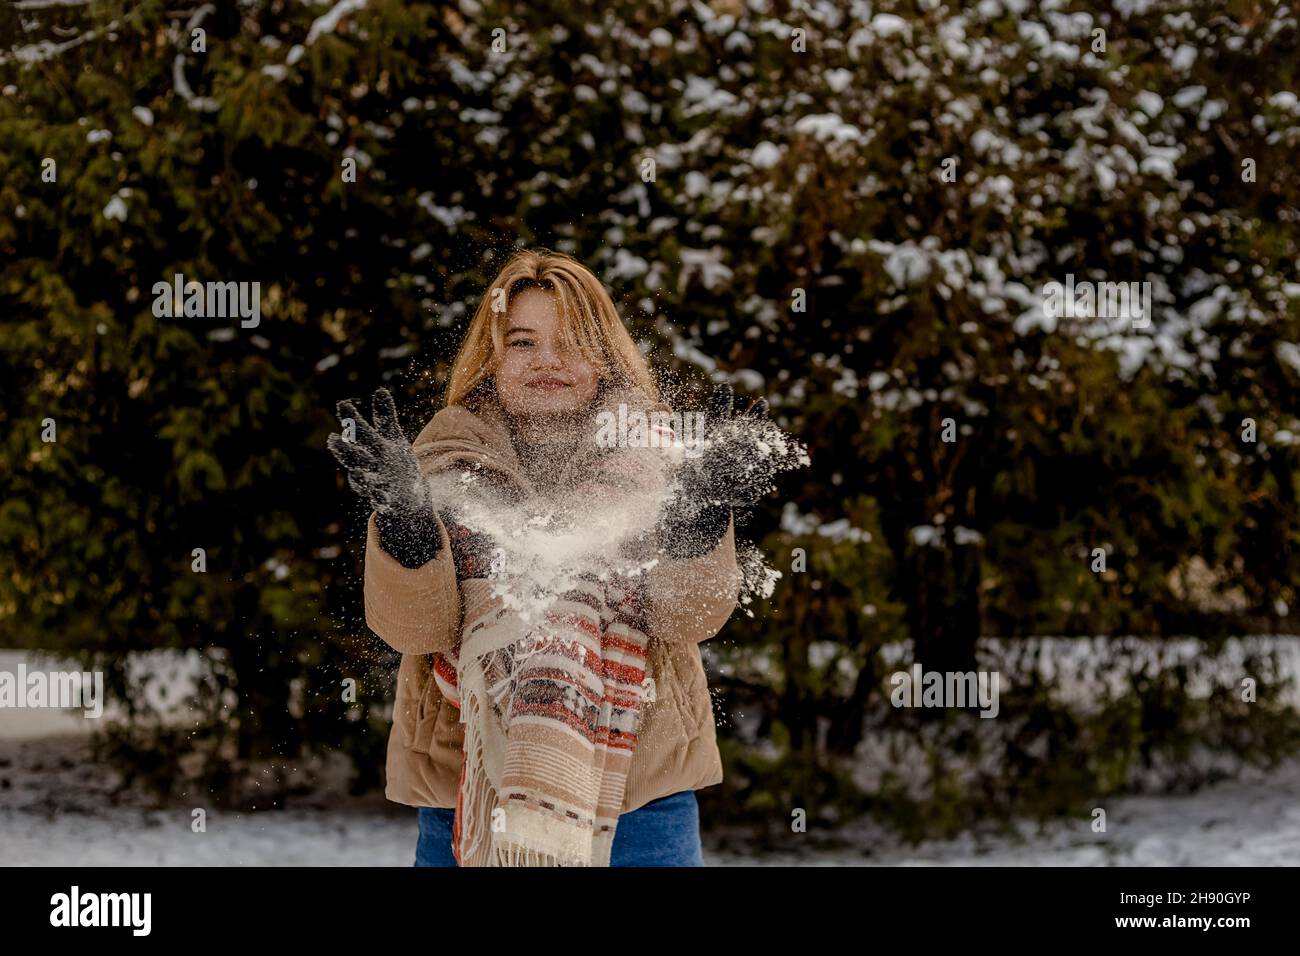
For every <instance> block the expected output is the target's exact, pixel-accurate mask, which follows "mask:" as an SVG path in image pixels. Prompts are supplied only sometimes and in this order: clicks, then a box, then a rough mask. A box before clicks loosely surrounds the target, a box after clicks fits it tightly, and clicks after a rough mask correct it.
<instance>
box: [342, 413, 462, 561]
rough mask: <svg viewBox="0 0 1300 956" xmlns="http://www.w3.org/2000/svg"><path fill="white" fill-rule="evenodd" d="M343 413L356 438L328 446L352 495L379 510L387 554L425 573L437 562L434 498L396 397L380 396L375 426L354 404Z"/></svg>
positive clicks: (383, 542) (377, 522) (374, 417)
mask: <svg viewBox="0 0 1300 956" xmlns="http://www.w3.org/2000/svg"><path fill="white" fill-rule="evenodd" d="M337 408H338V415H339V419H340V421H342V422H344V423H345V424H346V423H347V421H349V420H351V421H352V423H353V426H354V428H355V434H356V438H355V440H354V441H348V440H347V439H345V438H344V437H343V436H342V435H339V434H334V435H330V437H329V438H328V439H327V441H326V443H325V444H326V446H327V447H328V448H329V450H330V451H331V452H332V453H333V454H334V457H335V458H337V459H338V461H339V464H341V465H342V466H343V467H344V468H345V469H346V470H347V474H348V484H349V485H351V486H352V490H353V491H355V492H356V493H357V494H359V495H361V496H362V497H363V498H365V499H366V500H367V501H369V503H370V506H371V508H373V509H374V512H375V522H376V524H377V525H378V526H379V536H380V543H381V544H383V546H384V550H385V551H387V552H388V553H389V554H391V555H392V556H393V557H395V558H397V560H398V561H399V562H401V564H402V565H403V566H404V567H408V568H418V567H420V566H421V565H423V564H425V563H427V562H428V561H430V560H432V559H433V558H434V557H436V556H437V553H438V550H439V546H440V541H439V538H440V533H439V531H438V525H437V519H436V517H435V515H434V501H433V495H432V493H431V492H430V491H429V485H428V483H427V482H426V481H425V480H424V476H423V475H422V474H421V473H420V463H419V460H418V459H417V458H416V457H415V450H414V449H413V448H412V447H411V443H410V442H409V441H407V438H406V435H404V434H403V433H402V427H401V425H400V424H398V421H397V406H396V405H394V404H393V396H392V395H391V394H390V393H389V391H388V389H386V388H380V389H377V390H376V391H375V396H374V399H373V400H372V402H371V410H372V413H373V414H372V418H373V420H374V424H373V425H371V423H370V422H367V421H366V420H365V419H364V418H362V417H361V414H360V413H359V412H358V411H357V409H356V406H354V405H353V404H352V403H351V402H348V401H342V402H339V403H338V406H337Z"/></svg>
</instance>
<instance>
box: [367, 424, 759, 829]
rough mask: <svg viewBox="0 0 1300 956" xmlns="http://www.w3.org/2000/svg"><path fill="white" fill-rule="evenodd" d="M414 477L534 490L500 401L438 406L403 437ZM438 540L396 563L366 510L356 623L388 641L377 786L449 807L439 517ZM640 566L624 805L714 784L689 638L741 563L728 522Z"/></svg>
mask: <svg viewBox="0 0 1300 956" xmlns="http://www.w3.org/2000/svg"><path fill="white" fill-rule="evenodd" d="M414 448H415V451H416V455H417V457H418V458H419V460H420V467H421V470H422V472H423V473H424V474H426V475H429V474H433V473H434V472H436V471H440V470H444V469H446V468H450V467H456V466H457V465H463V464H469V463H475V462H477V463H479V464H481V465H483V466H485V467H487V468H491V469H493V470H494V471H496V472H497V473H498V474H499V475H501V476H502V477H503V478H505V479H506V480H508V481H509V482H511V483H513V484H514V485H515V486H516V487H517V488H518V489H520V490H521V491H522V492H523V493H525V494H531V493H534V491H535V489H533V488H532V486H531V484H530V483H529V481H528V479H527V478H525V477H524V475H523V473H522V469H521V468H520V465H519V461H518V458H517V456H516V454H515V451H514V446H513V445H512V443H511V440H510V433H509V430H508V429H507V427H506V425H505V423H504V419H503V417H502V415H501V412H500V409H499V407H498V406H497V405H496V404H495V403H494V402H488V403H485V404H484V406H483V407H481V408H480V409H479V410H478V412H477V413H476V412H472V411H470V410H469V409H467V408H465V407H463V406H452V407H448V408H444V409H443V410H442V411H440V412H438V413H437V414H436V415H435V416H434V417H433V419H432V420H431V421H430V422H429V424H428V425H426V426H425V427H424V429H423V430H422V431H421V432H420V434H419V436H417V438H416V440H415V442H414ZM438 532H439V534H440V535H441V537H442V549H441V550H440V551H439V552H438V556H437V557H436V558H434V559H433V560H432V561H430V562H428V563H427V564H425V565H424V566H423V567H420V568H417V569H414V570H411V569H408V568H405V567H403V566H402V565H401V564H400V563H398V562H397V561H396V560H395V559H394V558H393V557H392V556H390V555H389V554H388V553H386V552H385V551H384V550H383V549H382V548H381V547H380V544H379V534H378V529H377V528H376V526H375V517H374V515H373V514H372V515H371V516H370V522H369V531H368V537H367V542H366V558H365V609H366V623H367V624H368V625H369V626H370V628H371V629H372V630H373V631H374V632H375V633H376V634H378V635H379V636H380V637H381V638H383V640H384V641H386V642H387V643H388V644H389V645H390V646H392V647H393V648H394V649H395V650H397V651H399V652H401V654H402V663H401V667H400V668H399V670H398V673H397V694H396V700H395V703H394V709H393V727H392V731H391V732H390V734H389V737H388V760H387V778H388V779H387V786H386V788H385V795H386V796H387V797H388V799H390V800H393V801H395V802H397V803H403V804H408V805H410V806H416V807H422V806H426V807H454V806H455V804H456V790H457V787H458V785H459V782H460V772H461V760H462V744H463V741H464V728H463V726H462V725H461V723H460V714H459V711H458V710H457V709H456V708H455V707H454V706H452V705H451V704H448V703H446V702H445V701H444V700H443V697H442V694H441V692H440V691H439V689H438V686H437V682H436V681H435V680H434V679H433V671H432V656H431V655H432V654H433V653H434V652H435V651H442V650H447V649H450V648H451V647H452V646H453V645H454V644H455V643H456V641H457V640H458V639H459V633H460V625H461V602H460V591H459V587H458V584H457V581H456V571H455V565H454V563H453V559H452V553H451V547H450V542H449V540H448V536H447V531H446V528H445V527H444V526H443V524H442V522H441V520H439V522H438ZM659 557H660V563H659V564H658V565H656V566H655V567H654V568H653V569H652V570H651V571H650V572H649V574H648V576H647V581H646V587H647V598H648V603H649V626H648V629H647V634H648V637H649V646H648V649H647V662H646V666H647V668H648V670H649V676H650V677H651V678H653V680H654V684H655V700H653V701H649V702H647V703H646V704H645V706H644V709H643V711H642V722H641V729H640V734H639V737H638V741H637V747H636V751H635V752H634V755H633V759H632V769H631V773H630V776H629V779H628V784H627V791H626V796H625V798H624V807H623V812H624V813H627V812H629V811H631V810H635V809H637V808H638V807H640V806H642V805H643V804H646V803H648V802H650V801H651V800H655V799H658V798H659V797H665V796H668V795H670V794H673V793H678V792H680V791H682V790H698V789H701V788H704V787H709V786H712V785H714V784H717V783H721V782H722V761H721V758H720V756H719V754H718V745H717V739H716V736H715V731H714V722H713V707H712V700H711V698H710V696H709V688H708V684H707V682H706V678H705V674H704V667H703V664H702V663H701V660H700V650H699V644H700V642H701V641H705V640H707V639H709V638H710V637H713V636H714V635H715V634H717V633H718V631H719V630H721V628H722V626H723V625H724V624H725V623H726V621H727V618H728V617H730V616H731V612H732V611H733V610H734V609H735V607H736V602H737V597H738V592H739V588H740V572H739V569H738V567H737V564H736V542H735V527H734V524H733V525H732V526H730V527H728V529H727V532H726V534H725V535H724V536H723V538H722V541H721V542H720V543H719V544H718V546H717V547H716V548H715V549H714V550H713V551H712V552H710V553H708V554H706V555H703V556H701V557H699V558H693V559H687V560H673V559H669V558H666V557H664V556H663V555H660V556H659Z"/></svg>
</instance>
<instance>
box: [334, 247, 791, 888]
mask: <svg viewBox="0 0 1300 956" xmlns="http://www.w3.org/2000/svg"><path fill="white" fill-rule="evenodd" d="M620 405H624V406H627V408H625V409H623V411H624V412H625V413H626V412H627V411H628V409H631V411H632V412H633V414H635V412H637V411H639V410H640V411H654V410H666V409H667V406H665V405H662V404H661V403H659V401H658V394H657V389H656V387H655V385H654V382H653V379H652V377H651V374H650V371H649V369H648V367H647V365H646V362H645V360H644V358H643V357H642V355H641V353H640V352H639V351H638V349H637V348H636V345H635V343H634V342H633V341H632V338H631V337H630V336H629V334H628V332H627V330H626V329H625V328H624V327H623V324H622V322H621V320H620V319H619V316H618V314H617V312H616V310H615V308H614V305H613V302H612V301H611V300H610V297H609V295H608V294H607V293H606V292H605V290H604V288H603V287H602V286H601V284H600V283H599V281H598V280H597V279H596V278H595V277H594V276H593V275H592V274H591V273H590V272H589V271H588V270H587V269H586V268H584V267H583V266H582V265H580V264H579V263H578V262H576V261H575V260H573V259H571V258H569V257H567V256H564V255H560V254H555V253H551V252H547V251H524V252H520V253H517V254H516V255H514V256H513V257H512V258H511V259H510V260H509V262H507V263H506V265H505V267H504V268H503V269H502V270H501V273H500V274H499V275H498V276H497V278H496V279H495V280H494V281H493V283H492V285H491V286H490V287H489V288H488V290H487V293H486V294H485V295H484V297H483V300H482V303H481V304H480V306H479V309H478V311H477V313H476V314H475V316H474V318H473V320H472V322H471V323H470V326H469V329H468V331H467V333H466V337H465V340H464V342H463V344H462V346H461V348H460V351H459V354H458V355H457V357H456V360H455V364H454V368H453V374H452V379H451V383H450V387H449V390H448V395H447V404H446V407H445V408H444V409H442V411H440V412H438V413H437V414H436V415H435V416H434V417H433V419H432V420H431V421H430V422H429V423H428V424H427V425H426V426H425V427H424V428H423V430H421V432H420V434H419V435H418V436H417V438H416V440H415V442H414V446H413V447H412V445H411V444H410V443H408V442H407V441H406V439H405V438H404V437H403V434H402V431H401V429H400V427H399V426H398V423H397V415H396V409H395V408H394V405H393V401H392V397H391V396H390V395H389V394H388V392H387V391H385V390H383V389H380V390H379V391H378V392H376V394H375V398H374V404H373V424H372V423H369V422H366V421H365V420H364V419H363V418H362V417H361V415H360V414H358V412H357V411H356V409H355V408H354V407H353V406H352V405H351V403H348V402H341V403H340V404H339V414H340V417H341V418H342V419H343V421H344V423H345V432H346V427H347V423H348V421H349V420H351V421H352V422H353V423H354V425H355V429H356V434H355V440H353V441H345V440H344V439H343V437H342V436H340V435H332V436H331V437H330V441H329V447H330V449H331V451H333V452H334V454H335V455H336V457H337V458H338V459H339V461H340V462H341V463H342V464H343V465H344V467H345V468H346V469H347V471H348V480H349V483H350V484H351V485H352V487H353V488H354V489H355V490H356V491H357V492H358V493H360V494H361V495H363V496H364V497H365V498H366V499H368V501H369V503H370V504H371V506H372V508H373V514H372V515H371V517H370V520H369V525H368V540H367V544H366V558H365V609H366V621H367V624H368V625H369V626H370V627H371V629H373V630H374V631H375V632H376V633H377V634H378V635H379V636H380V637H381V638H383V639H384V640H385V641H386V642H387V643H388V644H390V645H391V646H392V647H393V648H395V649H396V650H397V651H399V652H401V654H402V662H401V667H400V670H399V672H398V689H397V697H396V703H395V707H394V722H393V729H392V732H391V734H390V737H389V744H388V763H387V775H388V782H387V789H386V796H387V797H388V798H389V799H391V800H394V801H396V802H399V803H404V804H408V805H411V806H415V807H418V808H419V823H420V839H419V843H418V846H417V851H416V865H417V866H421V865H432V866H439V865H442V866H455V865H457V864H458V863H459V864H460V865H511V864H523V865H547V864H551V865H554V864H561V865H562V864H566V863H577V864H594V865H613V866H638V865H641V866H644V865H666V866H702V865H703V858H702V854H701V847H700V838H699V817H698V807H697V804H696V801H695V794H694V791H695V790H697V789H700V788H702V787H708V786H712V785H714V784H717V783H720V782H721V780H722V766H721V761H720V758H719V754H718V748H717V743H716V740H715V735H714V722H713V713H712V706H711V699H710V696H709V690H708V686H707V683H706V679H705V674H704V669H703V666H702V664H701V660H700V652H699V648H698V644H699V643H700V642H701V641H704V640H707V639H708V638H710V637H712V636H714V635H715V634H717V633H718V631H719V630H720V629H721V628H722V626H723V624H724V623H725V622H726V620H727V618H728V617H729V616H730V614H731V612H732V611H733V609H734V608H735V606H736V602H737V596H738V590H739V587H740V583H741V576H740V573H739V571H738V568H737V564H736V550H735V537H734V527H733V523H732V518H731V508H730V506H731V505H733V504H749V503H752V502H753V501H754V500H756V499H757V497H758V496H759V495H760V494H761V493H762V491H763V490H765V487H766V477H765V476H764V475H762V474H761V472H762V469H761V468H759V469H756V468H754V467H752V466H751V465H750V463H749V458H750V456H752V454H753V451H754V448H753V446H754V441H753V437H752V430H747V429H745V428H743V427H737V426H739V425H740V424H741V423H743V422H761V421H762V418H761V416H762V415H763V414H764V412H765V408H766V406H765V404H764V403H762V402H759V403H758V404H756V405H755V406H754V408H752V409H751V410H750V412H749V413H746V416H748V417H746V416H736V415H735V414H734V413H733V410H732V399H731V392H730V390H729V389H728V388H726V387H723V388H722V389H719V390H718V391H717V392H716V393H715V395H714V399H713V401H712V402H711V407H710V410H709V415H708V417H707V418H706V433H705V434H706V438H708V439H709V440H708V441H706V442H705V447H706V449H707V450H706V453H704V454H702V455H697V456H683V455H682V454H681V450H680V448H677V449H674V448H672V447H671V446H672V444H673V443H672V442H664V441H657V442H653V441H652V442H644V441H642V442H636V441H632V440H629V441H627V442H626V443H625V444H627V445H629V446H631V445H636V446H638V447H627V448H605V447H602V446H601V443H598V442H597V441H595V440H594V437H593V436H594V435H595V433H596V429H595V426H594V421H595V418H596V417H597V416H598V415H599V413H600V412H601V411H606V412H612V410H614V409H616V408H618V407H619V406H620ZM659 437H660V438H662V437H663V436H662V434H660V436H659ZM678 444H679V445H680V443H678ZM665 445H667V446H669V447H663V446H665ZM644 446H648V447H644ZM467 489H468V490H467ZM503 515H504V516H507V517H504V518H503V517H501V516H503ZM511 515H514V516H515V520H514V522H513V524H512V523H511V521H510V520H507V518H508V517H509V516H511ZM611 516H613V520H611ZM646 516H648V518H647V517H646ZM538 527H540V528H542V529H543V530H542V531H540V532H538V531H537V530H536V529H537V528H538ZM538 534H541V535H543V537H541V538H537V537H536V536H537V535H538ZM530 535H532V536H533V538H532V539H530ZM529 540H533V543H532V545H529V544H527V542H528V541H529ZM593 540H594V541H596V542H597V545H596V546H592V544H591V541H593ZM538 541H540V542H541V544H540V545H538V544H537V542H538ZM521 542H523V543H521ZM575 542H577V544H576V545H575ZM584 548H585V550H584ZM557 555H562V557H557ZM569 558H572V560H569ZM584 562H585V563H584ZM539 568H540V569H542V571H539ZM557 568H559V570H556V569H557ZM543 572H544V573H543ZM539 574H541V578H539V577H538V575H539ZM543 579H544V580H543ZM521 581H523V582H524V584H523V585H521V584H520V582H521ZM539 582H540V583H539ZM512 587H513V588H514V590H513V592H512ZM543 592H545V593H546V602H549V603H546V602H544V603H545V607H544V610H543V612H542V613H541V614H540V616H539V614H537V613H534V612H535V611H536V608H535V607H533V606H530V605H529V603H528V600H529V599H527V598H526V597H521V595H531V598H532V599H535V598H536V597H537V595H538V594H539V593H543ZM467 736H468V738H469V741H470V742H469V744H468V745H467V743H466V740H467ZM489 827H490V832H489Z"/></svg>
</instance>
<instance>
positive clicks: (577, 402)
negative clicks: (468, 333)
mask: <svg viewBox="0 0 1300 956" xmlns="http://www.w3.org/2000/svg"><path fill="white" fill-rule="evenodd" d="M495 377H496V389H497V395H498V396H499V397H500V399H501V405H502V407H503V408H504V409H505V410H506V412H507V413H508V414H510V415H511V416H512V417H515V418H545V417H548V416H552V415H566V414H573V413H575V412H581V411H583V410H585V409H587V408H589V407H590V406H591V403H592V402H593V401H594V400H595V398H596V385H597V381H598V379H599V376H598V374H597V371H596V368H595V366H593V365H592V364H591V363H590V362H589V361H587V360H586V359H585V358H584V357H583V355H582V353H581V352H580V351H579V350H578V349H577V348H576V347H575V346H574V345H572V344H568V345H566V344H565V343H564V342H562V341H561V335H560V320H559V316H558V315H557V314H556V298H555V295H554V294H553V293H551V292H548V291H545V290H542V289H527V290H525V291H524V292H521V293H520V294H519V295H517V296H515V297H514V299H513V301H511V303H510V311H509V313H508V314H507V317H506V330H505V341H504V348H503V351H502V353H501V355H500V359H499V362H498V364H497V367H496V373H495Z"/></svg>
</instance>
